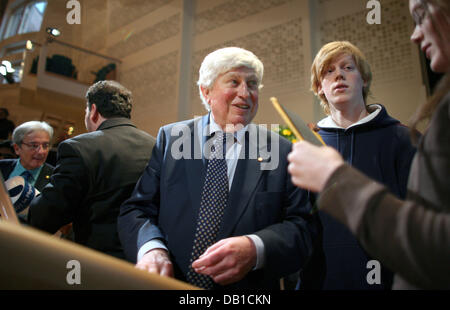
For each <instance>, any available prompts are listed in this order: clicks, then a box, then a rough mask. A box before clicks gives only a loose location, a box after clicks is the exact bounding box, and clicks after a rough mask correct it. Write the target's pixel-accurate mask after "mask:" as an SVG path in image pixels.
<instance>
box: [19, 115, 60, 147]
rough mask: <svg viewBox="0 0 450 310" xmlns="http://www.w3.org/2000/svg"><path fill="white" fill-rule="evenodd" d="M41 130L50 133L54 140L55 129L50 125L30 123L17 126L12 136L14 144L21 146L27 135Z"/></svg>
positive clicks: (36, 122) (37, 122)
mask: <svg viewBox="0 0 450 310" xmlns="http://www.w3.org/2000/svg"><path fill="white" fill-rule="evenodd" d="M41 130H42V131H45V132H47V133H48V136H49V137H50V140H51V139H52V138H53V128H52V126H50V125H49V124H48V123H46V122H39V121H30V122H26V123H23V124H22V125H20V126H17V127H16V129H14V131H13V134H12V140H13V143H14V144H17V145H20V144H22V141H23V138H24V137H25V136H26V135H28V134H29V133H32V132H35V131H41Z"/></svg>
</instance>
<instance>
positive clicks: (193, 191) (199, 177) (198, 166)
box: [184, 115, 208, 214]
mask: <svg viewBox="0 0 450 310" xmlns="http://www.w3.org/2000/svg"><path fill="white" fill-rule="evenodd" d="M207 116H208V115H206V116H204V117H202V118H201V119H199V120H194V122H192V123H191V125H190V130H191V158H192V159H190V160H184V163H185V168H186V175H187V180H188V182H187V187H188V189H189V195H190V197H191V201H192V210H193V212H196V213H195V214H197V213H198V210H199V208H200V201H201V196H202V188H203V183H204V180H205V173H206V169H205V164H204V161H203V152H202V156H201V158H197V157H198V154H197V156H196V155H195V153H196V151H195V150H196V148H198V147H199V146H200V147H202V146H203V144H204V143H203V141H202V143H201V142H200V141H199V139H198V134H197V131H196V129H195V128H196V126H197V122H198V121H201V122H202V125H204V124H205V117H207ZM206 120H207V119H206ZM194 129H195V130H194ZM200 129H202V126H201V128H200ZM202 139H203V135H202ZM200 143H201V144H200ZM192 176H194V177H192ZM192 180H195V181H192Z"/></svg>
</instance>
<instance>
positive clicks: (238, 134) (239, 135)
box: [206, 113, 248, 144]
mask: <svg viewBox="0 0 450 310" xmlns="http://www.w3.org/2000/svg"><path fill="white" fill-rule="evenodd" d="M206 130H209V132H207V133H206V134H207V135H208V136H210V135H212V134H213V133H215V132H218V131H223V130H222V128H221V127H220V126H219V125H218V124H217V123H216V121H215V120H214V115H213V114H212V113H209V126H207V127H206ZM247 130H248V125H246V126H245V127H243V128H241V129H239V130H238V131H235V132H234V138H235V139H236V141H237V142H238V143H239V144H243V142H244V139H245V132H246V131H247Z"/></svg>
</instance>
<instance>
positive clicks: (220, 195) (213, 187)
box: [187, 132, 228, 289]
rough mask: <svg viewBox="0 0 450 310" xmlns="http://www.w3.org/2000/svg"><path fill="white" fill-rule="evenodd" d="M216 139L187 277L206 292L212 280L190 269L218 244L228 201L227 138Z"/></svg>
mask: <svg viewBox="0 0 450 310" xmlns="http://www.w3.org/2000/svg"><path fill="white" fill-rule="evenodd" d="M213 139H214V142H213V148H212V150H211V151H212V152H211V157H210V160H209V161H208V167H207V169H206V177H205V183H204V185H203V191H202V197H201V202H200V210H199V214H198V219H197V228H196V231H195V237H194V246H193V249H192V253H191V260H190V264H189V271H188V273H187V280H188V282H189V283H191V284H194V285H196V286H199V287H202V288H204V289H211V288H212V287H213V285H214V282H213V280H212V279H211V278H210V277H209V276H206V275H201V274H198V273H196V272H195V271H194V270H193V269H192V267H191V265H192V263H193V262H194V261H195V260H196V259H197V258H198V257H199V256H200V255H202V254H203V253H204V252H205V251H206V249H207V248H208V247H209V246H211V245H212V244H213V243H214V242H215V241H216V236H217V233H218V231H219V229H220V224H221V222H222V216H223V213H224V209H225V206H226V204H227V200H228V175H227V163H226V161H225V156H223V154H224V153H225V152H222V151H223V150H224V148H225V143H224V142H225V135H224V134H223V133H222V132H218V133H216V134H215V137H214V138H213ZM220 144H222V145H220ZM220 153H222V154H220Z"/></svg>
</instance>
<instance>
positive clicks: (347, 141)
mask: <svg viewBox="0 0 450 310" xmlns="http://www.w3.org/2000/svg"><path fill="white" fill-rule="evenodd" d="M368 110H369V115H367V116H366V117H364V118H362V119H360V120H359V121H358V122H356V123H354V124H352V125H351V126H349V127H348V128H343V127H340V126H338V125H337V124H336V123H335V122H334V121H333V119H332V118H331V116H328V117H326V118H324V119H322V120H321V121H319V122H318V123H317V127H319V128H320V131H319V134H320V135H321V136H322V138H323V139H324V141H325V143H326V144H327V145H330V146H333V147H335V148H336V149H337V150H338V151H339V152H340V153H341V154H342V155H343V156H344V159H345V160H346V161H347V162H349V163H350V164H353V157H354V153H355V151H354V150H355V137H356V136H357V135H358V133H360V132H366V131H367V130H371V129H375V128H382V127H387V126H392V125H396V124H399V123H400V122H399V121H398V120H396V119H394V118H392V117H391V116H389V115H388V114H387V112H386V108H385V107H384V106H383V105H381V104H371V105H369V106H368ZM365 143H370V141H365ZM359 145H360V146H359V147H361V142H360V143H359ZM344 148H345V150H344Z"/></svg>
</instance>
